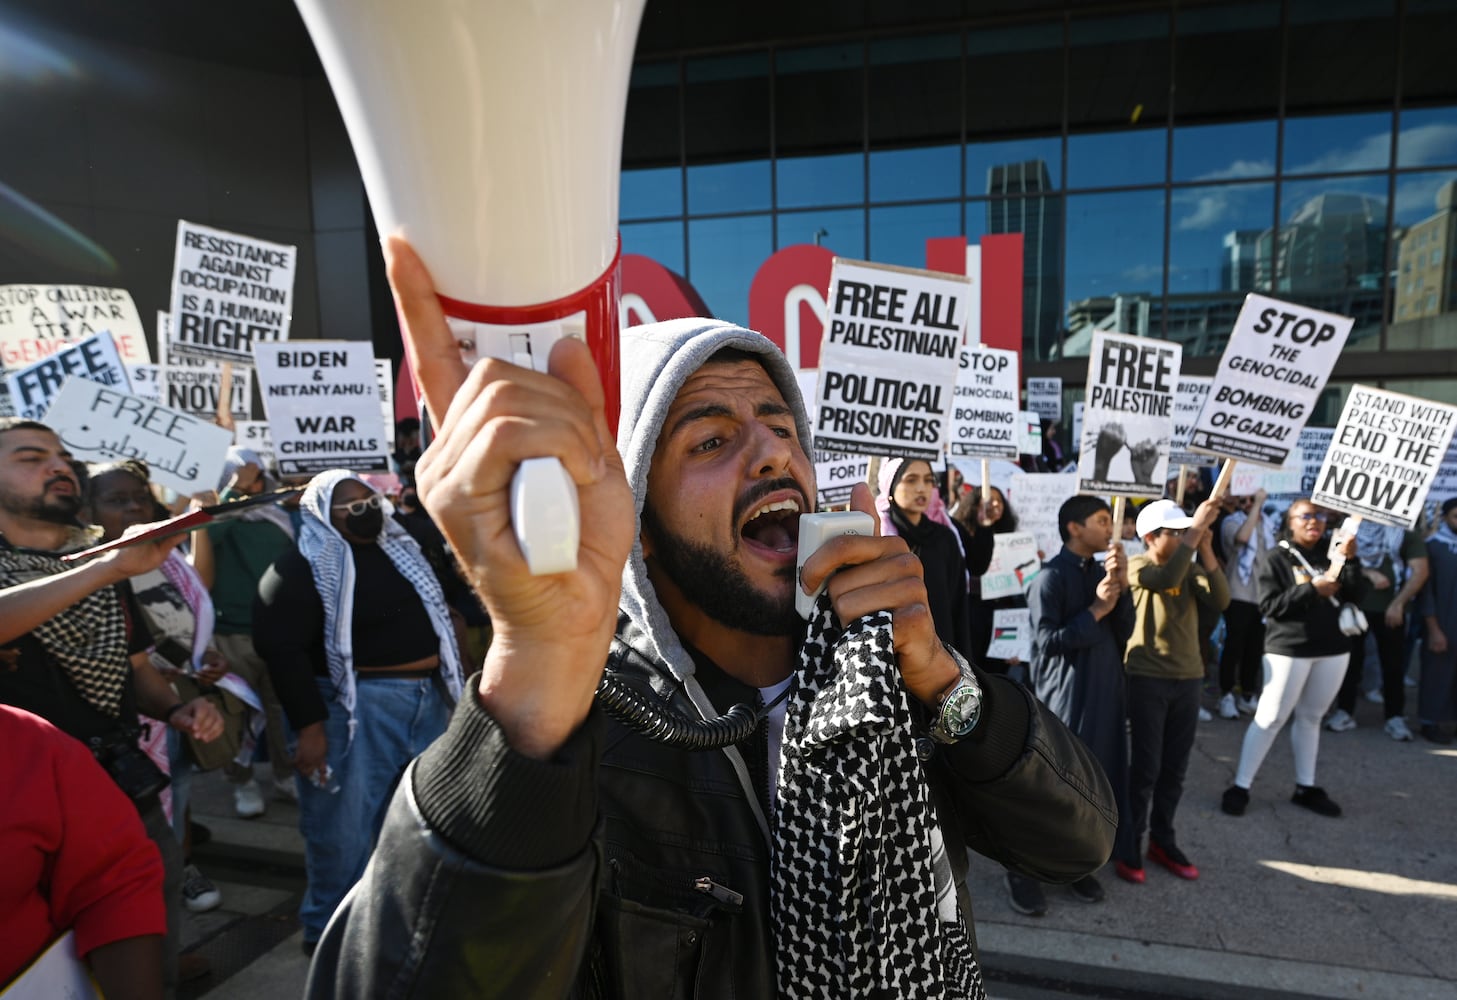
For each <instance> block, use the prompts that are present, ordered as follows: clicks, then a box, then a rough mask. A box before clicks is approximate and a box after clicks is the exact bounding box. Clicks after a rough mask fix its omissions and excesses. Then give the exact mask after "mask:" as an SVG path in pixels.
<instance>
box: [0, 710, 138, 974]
mask: <svg viewBox="0 0 1457 1000" xmlns="http://www.w3.org/2000/svg"><path fill="white" fill-rule="evenodd" d="M0 747H3V748H4V752H3V753H0V789H3V790H4V791H3V799H4V806H3V808H0V859H3V860H0V986H3V985H4V984H5V983H6V982H8V981H9V980H10V979H11V978H12V977H13V976H15V974H16V973H18V972H19V971H20V970H21V969H23V968H25V967H26V966H27V965H29V964H30V962H31V961H32V960H33V959H34V958H36V956H38V955H39V954H40V953H41V952H42V951H43V950H44V949H45V948H46V946H47V945H49V944H50V943H51V941H53V940H55V939H56V938H57V937H59V936H60V935H61V934H62V933H63V932H65V931H66V930H68V929H74V930H75V932H76V950H77V951H78V952H79V953H80V954H81V955H82V956H83V957H84V956H85V955H87V954H88V953H89V952H91V950H92V949H94V948H97V947H100V946H101V945H104V944H110V943H111V942H113V941H119V940H121V939H123V938H129V937H139V936H142V935H146V934H157V935H162V934H165V933H166V930H167V915H166V907H165V905H164V903H163V899H162V856H161V854H160V853H159V852H158V850H157V846H156V845H155V844H153V843H152V842H151V840H149V839H148V838H147V833H146V830H145V829H143V827H142V821H141V818H140V817H139V816H138V815H137V810H136V807H135V806H134V805H132V803H131V800H129V799H128V798H127V797H126V796H125V795H123V794H122V792H121V790H120V789H119V788H117V787H116V785H115V784H114V783H113V782H112V780H111V778H110V777H109V776H108V775H107V774H106V772H105V771H103V770H102V769H101V765H99V764H97V763H96V761H95V760H94V759H93V758H92V756H91V752H90V751H89V750H87V749H86V747H85V746H84V745H82V744H81V742H80V741H78V740H75V739H73V738H71V737H70V736H67V735H66V734H65V733H62V732H61V731H60V730H59V729H56V728H55V727H54V726H52V725H51V724H50V723H49V722H46V721H45V720H44V719H42V718H40V717H39V716H36V715H32V714H31V713H29V712H25V711H21V710H20V709H18V708H12V707H10V706H7V705H0Z"/></svg>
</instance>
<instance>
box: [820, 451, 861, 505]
mask: <svg viewBox="0 0 1457 1000" xmlns="http://www.w3.org/2000/svg"><path fill="white" fill-rule="evenodd" d="M814 463H815V483H816V484H817V486H816V489H817V490H818V491H819V495H820V496H819V506H820V507H821V508H824V507H829V506H833V505H836V504H842V503H848V502H849V501H850V491H851V490H853V489H854V488H855V484H856V483H864V482H868V476H869V471H870V459H869V458H867V457H865V456H864V455H842V454H840V453H839V452H833V451H820V450H818V449H816V450H815V453H814Z"/></svg>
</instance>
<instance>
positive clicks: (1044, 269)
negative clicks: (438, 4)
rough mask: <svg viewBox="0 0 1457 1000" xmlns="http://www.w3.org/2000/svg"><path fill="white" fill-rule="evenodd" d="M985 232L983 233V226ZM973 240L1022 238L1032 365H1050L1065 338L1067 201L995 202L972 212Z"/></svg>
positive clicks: (1052, 197)
mask: <svg viewBox="0 0 1457 1000" xmlns="http://www.w3.org/2000/svg"><path fill="white" fill-rule="evenodd" d="M979 223H980V224H982V225H983V228H982V229H980V230H978V228H977V227H978V224H979ZM966 225H967V232H968V236H969V237H970V238H971V239H978V238H979V237H980V235H981V233H982V232H986V233H990V234H994V235H1000V234H1004V233H1021V234H1022V332H1023V338H1022V339H1023V347H1024V350H1025V351H1026V352H1027V355H1028V357H1029V358H1030V359H1033V360H1037V361H1045V360H1047V359H1048V358H1049V357H1051V356H1052V352H1053V350H1054V349H1055V348H1056V345H1057V343H1058V341H1059V340H1060V339H1061V337H1062V328H1063V298H1062V244H1063V199H1062V196H1061V195H1059V194H1055V193H1054V194H1046V195H1035V196H1032V197H1023V198H993V199H990V200H987V201H981V202H969V203H968V204H967V206H966Z"/></svg>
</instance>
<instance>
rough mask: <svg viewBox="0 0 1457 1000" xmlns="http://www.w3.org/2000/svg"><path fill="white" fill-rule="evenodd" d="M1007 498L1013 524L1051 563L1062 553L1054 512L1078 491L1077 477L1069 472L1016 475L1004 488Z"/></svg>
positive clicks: (1060, 538)
mask: <svg viewBox="0 0 1457 1000" xmlns="http://www.w3.org/2000/svg"><path fill="white" fill-rule="evenodd" d="M1007 488H1008V493H1009V495H1008V497H1007V499H1008V500H1010V501H1011V503H1012V507H1013V508H1014V509H1015V510H1016V511H1017V524H1018V525H1019V526H1020V527H1021V528H1022V530H1023V531H1030V532H1032V533H1033V534H1034V535H1036V536H1037V550H1038V551H1039V552H1041V553H1042V555H1043V558H1046V559H1051V558H1052V557H1053V556H1055V555H1057V553H1058V552H1059V551H1061V549H1062V536H1061V535H1060V534H1059V533H1058V530H1057V512H1058V509H1059V508H1061V507H1062V504H1063V501H1065V500H1066V499H1067V498H1068V497H1070V496H1072V495H1073V494H1075V493H1077V491H1078V477H1077V476H1075V475H1073V474H1072V473H1070V472H1060V473H1056V474H1053V473H1037V472H1020V473H1016V474H1014V475H1013V476H1012V481H1011V483H1009V484H1008V487H1007Z"/></svg>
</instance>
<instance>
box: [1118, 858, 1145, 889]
mask: <svg viewBox="0 0 1457 1000" xmlns="http://www.w3.org/2000/svg"><path fill="white" fill-rule="evenodd" d="M1113 870H1114V871H1115V872H1117V873H1118V877H1119V878H1121V879H1122V880H1123V881H1125V882H1132V883H1133V884H1134V885H1143V880H1144V874H1143V866H1142V865H1139V866H1138V867H1137V868H1135V867H1133V866H1132V865H1129V864H1124V863H1123V862H1122V861H1115V862H1114V863H1113Z"/></svg>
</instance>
